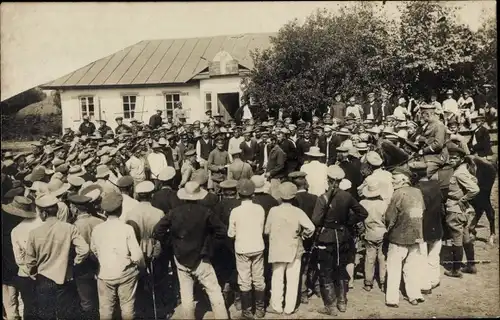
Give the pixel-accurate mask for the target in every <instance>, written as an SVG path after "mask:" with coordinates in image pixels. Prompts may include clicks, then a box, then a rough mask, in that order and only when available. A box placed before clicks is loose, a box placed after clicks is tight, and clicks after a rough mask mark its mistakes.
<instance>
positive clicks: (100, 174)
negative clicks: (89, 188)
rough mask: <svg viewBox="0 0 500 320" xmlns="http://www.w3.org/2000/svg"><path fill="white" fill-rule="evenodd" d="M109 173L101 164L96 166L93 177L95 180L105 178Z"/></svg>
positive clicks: (106, 167)
mask: <svg viewBox="0 0 500 320" xmlns="http://www.w3.org/2000/svg"><path fill="white" fill-rule="evenodd" d="M110 173H111V171H110V170H109V168H108V166H107V165H105V164H101V165H99V166H97V169H96V174H95V177H96V178H97V179H101V178H105V177H107V176H109V174H110Z"/></svg>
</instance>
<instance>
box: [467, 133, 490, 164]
mask: <svg viewBox="0 0 500 320" xmlns="http://www.w3.org/2000/svg"><path fill="white" fill-rule="evenodd" d="M474 136H475V137H476V142H477V143H476V144H473V143H472V140H473V139H474ZM467 145H468V147H469V150H470V152H471V154H477V155H478V156H480V157H486V156H490V155H492V154H493V152H492V151H491V141H490V133H489V132H488V129H486V128H485V127H480V128H478V129H477V130H476V131H475V132H474V133H473V136H471V138H470V140H469V143H468V144H467Z"/></svg>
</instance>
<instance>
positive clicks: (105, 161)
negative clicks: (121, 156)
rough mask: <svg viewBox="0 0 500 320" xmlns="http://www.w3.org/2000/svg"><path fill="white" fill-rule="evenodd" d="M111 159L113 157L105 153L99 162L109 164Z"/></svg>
mask: <svg viewBox="0 0 500 320" xmlns="http://www.w3.org/2000/svg"><path fill="white" fill-rule="evenodd" d="M111 160H113V158H111V157H110V156H108V155H104V156H102V157H101V161H100V162H99V164H108V163H109V162H110V161H111Z"/></svg>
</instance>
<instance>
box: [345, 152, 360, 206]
mask: <svg viewBox="0 0 500 320" xmlns="http://www.w3.org/2000/svg"><path fill="white" fill-rule="evenodd" d="M339 166H340V167H341V168H342V170H344V172H345V179H347V180H349V181H351V184H352V187H351V189H349V190H348V192H349V193H350V194H352V196H353V197H354V199H356V200H358V201H359V195H358V191H357V190H358V187H359V186H360V185H361V183H363V174H362V173H361V161H360V160H359V159H358V158H354V157H351V156H349V161H342V162H340V163H339Z"/></svg>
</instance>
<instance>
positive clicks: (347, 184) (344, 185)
mask: <svg viewBox="0 0 500 320" xmlns="http://www.w3.org/2000/svg"><path fill="white" fill-rule="evenodd" d="M351 187H352V183H351V181H350V180H347V179H342V180H341V181H340V183H339V188H340V190H344V191H346V190H349V189H351Z"/></svg>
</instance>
